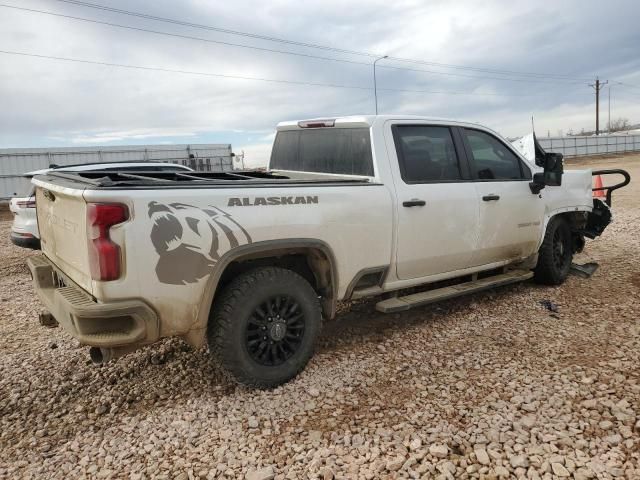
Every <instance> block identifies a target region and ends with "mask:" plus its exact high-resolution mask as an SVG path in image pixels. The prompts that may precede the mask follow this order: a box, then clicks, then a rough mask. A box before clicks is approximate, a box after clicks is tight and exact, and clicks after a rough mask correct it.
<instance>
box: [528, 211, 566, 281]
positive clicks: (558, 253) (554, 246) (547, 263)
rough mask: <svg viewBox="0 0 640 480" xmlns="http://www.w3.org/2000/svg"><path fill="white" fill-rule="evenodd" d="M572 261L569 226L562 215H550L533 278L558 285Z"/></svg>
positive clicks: (563, 278) (564, 277) (563, 279)
mask: <svg viewBox="0 0 640 480" xmlns="http://www.w3.org/2000/svg"><path fill="white" fill-rule="evenodd" d="M572 261H573V244H572V241H571V228H570V227H569V223H568V222H567V221H566V220H565V219H564V218H562V217H552V218H551V219H550V220H549V223H548V224H547V231H546V232H545V235H544V240H543V242H542V246H541V247H540V250H539V252H538V263H537V265H536V268H535V269H534V280H535V281H536V282H537V283H542V284H544V285H560V284H561V283H563V282H564V281H565V280H566V278H567V276H568V275H569V270H570V269H571V262H572Z"/></svg>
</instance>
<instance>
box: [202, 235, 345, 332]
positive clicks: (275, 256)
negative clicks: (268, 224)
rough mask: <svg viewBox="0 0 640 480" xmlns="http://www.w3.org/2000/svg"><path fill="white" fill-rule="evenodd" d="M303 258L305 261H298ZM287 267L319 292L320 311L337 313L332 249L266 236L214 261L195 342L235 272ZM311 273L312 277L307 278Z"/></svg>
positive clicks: (330, 314)
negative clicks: (267, 238)
mask: <svg viewBox="0 0 640 480" xmlns="http://www.w3.org/2000/svg"><path fill="white" fill-rule="evenodd" d="M302 260H304V261H305V263H302V262H301V261H302ZM267 265H269V266H280V267H283V268H289V269H290V270H293V271H295V272H296V273H299V274H300V275H302V276H303V277H304V278H305V279H307V280H308V281H310V282H309V283H311V286H312V287H313V288H314V290H315V291H316V292H317V293H318V295H319V296H321V297H322V298H321V302H320V303H321V305H322V313H323V315H324V316H325V318H327V319H332V318H333V317H334V316H335V313H336V305H337V296H338V271H337V263H336V260H335V256H334V254H333V250H332V249H331V247H330V246H329V245H328V244H327V243H326V242H324V241H322V240H317V239H308V238H299V239H287V240H265V241H261V242H255V243H251V244H248V245H242V246H240V247H237V248H234V249H232V250H229V251H228V252H226V253H225V254H224V255H223V256H222V257H221V258H220V260H219V261H218V262H217V263H216V268H215V270H214V271H213V272H212V274H211V275H210V276H209V278H208V280H207V282H206V284H205V287H204V290H203V294H202V301H201V302H200V308H199V310H198V315H197V325H196V326H195V328H194V329H193V330H194V331H196V332H198V336H199V337H200V336H201V338H199V339H198V340H199V341H198V342H197V343H200V342H201V341H202V340H204V336H205V331H206V327H207V323H208V321H209V315H210V312H211V308H212V306H213V302H214V300H215V298H216V296H217V294H218V293H219V292H220V290H221V289H222V288H224V286H225V285H226V284H227V283H228V282H229V281H230V279H232V278H234V277H235V276H237V275H238V274H240V273H242V272H245V271H247V270H250V269H252V268H257V267H260V266H267ZM309 275H312V277H313V278H309Z"/></svg>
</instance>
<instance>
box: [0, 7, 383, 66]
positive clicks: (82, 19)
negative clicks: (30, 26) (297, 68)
mask: <svg viewBox="0 0 640 480" xmlns="http://www.w3.org/2000/svg"><path fill="white" fill-rule="evenodd" d="M0 7H3V8H11V9H14V10H22V11H25V12H30V13H40V14H43V15H50V16H53V17H61V18H66V19H70V20H78V21H81V22H87V23H94V24H98V25H106V26H109V27H116V28H124V29H128V30H135V31H138V32H145V33H154V34H156V35H165V36H168V37H175V38H183V39H186V40H198V41H201V42H207V43H216V44H219V45H226V46H231V47H240V48H248V49H251V50H260V51H264V52H272V53H282V54H285V55H295V56H299V57H308V58H316V59H320V60H330V61H334V62H344V63H354V64H357V65H367V66H369V65H371V64H370V63H367V62H357V61H355V60H346V59H341V58H331V57H323V56H319V55H312V54H308V53H298V52H289V51H286V50H276V49H272V48H265V47H257V46H253V45H243V44H240V43H232V42H225V41H222V40H212V39H209V38H202V37H194V36H191V35H181V34H179V33H170V32H162V31H160V30H151V29H147V28H141V27H132V26H130V25H121V24H119V23H113V22H104V21H101V20H93V19H90V18H84V17H76V16H73V15H66V14H63V13H55V12H48V11H46V10H37V9H34V8H25V7H16V6H15V5H6V4H4V3H0Z"/></svg>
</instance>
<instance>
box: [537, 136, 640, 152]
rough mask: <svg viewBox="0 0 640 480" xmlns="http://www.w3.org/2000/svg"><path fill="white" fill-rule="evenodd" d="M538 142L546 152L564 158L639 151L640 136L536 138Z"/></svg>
mask: <svg viewBox="0 0 640 480" xmlns="http://www.w3.org/2000/svg"><path fill="white" fill-rule="evenodd" d="M538 142H540V145H541V146H542V148H544V149H545V150H546V151H547V152H556V153H562V155H564V156H565V157H580V156H584V155H606V154H608V153H625V152H637V151H640V135H599V136H597V137H595V136H594V137H538Z"/></svg>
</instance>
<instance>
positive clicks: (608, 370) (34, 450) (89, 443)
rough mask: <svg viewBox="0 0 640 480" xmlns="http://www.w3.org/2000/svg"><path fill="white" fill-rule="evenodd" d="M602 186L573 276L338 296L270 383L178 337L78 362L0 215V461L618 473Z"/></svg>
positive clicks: (634, 348) (14, 468) (153, 472)
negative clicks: (225, 372) (48, 318)
mask: <svg viewBox="0 0 640 480" xmlns="http://www.w3.org/2000/svg"><path fill="white" fill-rule="evenodd" d="M632 160H640V157H636V158H635V159H634V158H632ZM629 161H630V160H629V157H627V158H626V159H625V163H626V164H628V163H629ZM597 162H599V163H600V164H604V165H606V166H614V165H616V162H619V160H616V159H613V160H598V161H597ZM639 163H640V162H639ZM590 166H593V165H592V164H590ZM633 169H634V170H635V172H637V173H636V175H640V169H638V168H637V167H634V168H633ZM636 178H640V177H638V176H636ZM620 199H621V200H620V201H619V202H617V203H616V207H618V208H616V221H615V223H614V224H612V225H611V226H610V227H609V228H608V230H607V231H606V233H605V235H604V236H603V237H601V238H600V239H598V240H596V241H594V242H589V243H588V245H587V249H586V253H585V254H582V255H580V256H579V258H578V261H597V262H599V263H600V269H599V270H598V271H597V272H596V273H595V274H594V276H593V277H592V278H591V279H588V280H584V279H580V278H577V277H570V278H569V280H568V281H567V282H566V283H565V284H564V285H563V286H561V287H559V288H547V287H541V286H536V285H534V284H533V283H526V284H520V285H516V286H512V287H506V288H502V289H499V290H496V291H492V292H488V293H484V294H478V295H474V296H471V297H467V298H463V299H460V300H456V301H449V302H444V303H441V304H438V305H436V306H431V307H428V308H421V309H417V310H413V311H409V312H407V313H404V314H401V315H399V314H396V315H382V314H379V313H377V312H376V311H375V310H374V302H373V301H367V302H359V303H354V304H352V305H351V306H350V308H346V307H345V308H343V311H342V313H341V314H340V316H339V319H338V321H337V322H334V323H331V324H328V325H327V326H326V327H325V329H324V332H323V336H322V339H321V342H320V346H319V348H318V353H317V354H316V356H315V357H314V359H313V360H312V361H311V363H310V365H309V366H308V368H307V369H306V370H305V371H304V372H303V373H302V374H301V375H300V376H299V377H298V378H297V379H295V380H294V381H292V382H290V383H289V384H287V385H285V386H282V387H279V388H277V389H275V390H272V391H251V390H247V389H245V388H241V387H238V386H236V385H233V384H230V383H228V382H226V381H225V380H223V378H222V375H221V373H220V372H219V371H218V369H217V367H216V366H215V365H212V364H211V362H210V361H209V359H208V356H207V353H206V351H204V350H198V351H193V350H192V349H190V348H189V347H188V346H186V345H185V344H184V343H182V342H181V341H179V340H167V341H164V342H162V343H159V344H157V345H155V346H153V347H152V348H148V349H146V350H143V351H140V352H137V353H134V354H131V355H129V356H126V357H123V358H121V359H118V360H117V361H116V362H114V363H112V364H109V365H107V366H102V367H100V366H94V365H91V363H90V362H89V361H88V355H87V349H86V348H83V347H80V346H78V345H77V343H76V342H75V340H73V339H72V338H70V337H69V336H67V335H66V334H65V333H64V332H62V331H61V330H60V329H52V330H49V329H46V328H43V327H40V326H38V324H37V313H38V311H39V309H40V308H41V306H40V305H39V302H38V301H37V300H36V299H35V297H34V294H33V291H32V287H31V281H30V279H29V275H28V272H27V270H26V268H25V267H24V266H23V263H24V259H25V257H26V256H27V255H29V254H31V253H30V252H28V251H25V250H22V249H19V248H16V247H13V246H12V245H11V244H10V243H9V241H8V239H7V235H8V231H9V227H10V223H9V222H7V221H3V222H0V259H1V260H0V478H16V477H27V478H78V477H90V478H131V479H141V478H167V479H169V478H172V479H173V478H175V479H193V478H203V479H204V478H206V479H212V478H247V479H254V480H255V479H271V478H274V477H275V478H278V479H284V478H288V479H297V478H323V479H331V478H367V479H373V478H376V479H377V478H447V479H451V478H487V479H489V478H491V479H495V478H503V477H525V478H531V479H535V478H554V477H558V478H565V477H568V478H576V479H580V478H627V479H638V478H640V321H639V320H638V316H639V314H640V298H639V291H640V265H638V263H637V258H638V254H639V253H640V236H639V235H638V232H639V229H638V227H639V225H640V208H639V207H640V189H639V188H638V186H637V184H636V185H635V186H633V188H629V189H628V190H627V192H625V194H624V195H622V196H621V197H620ZM543 300H551V301H552V302H554V303H555V304H557V306H558V311H557V313H554V312H551V311H549V310H548V309H547V308H545V307H544V306H543V305H541V304H540V302H541V301H543Z"/></svg>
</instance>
